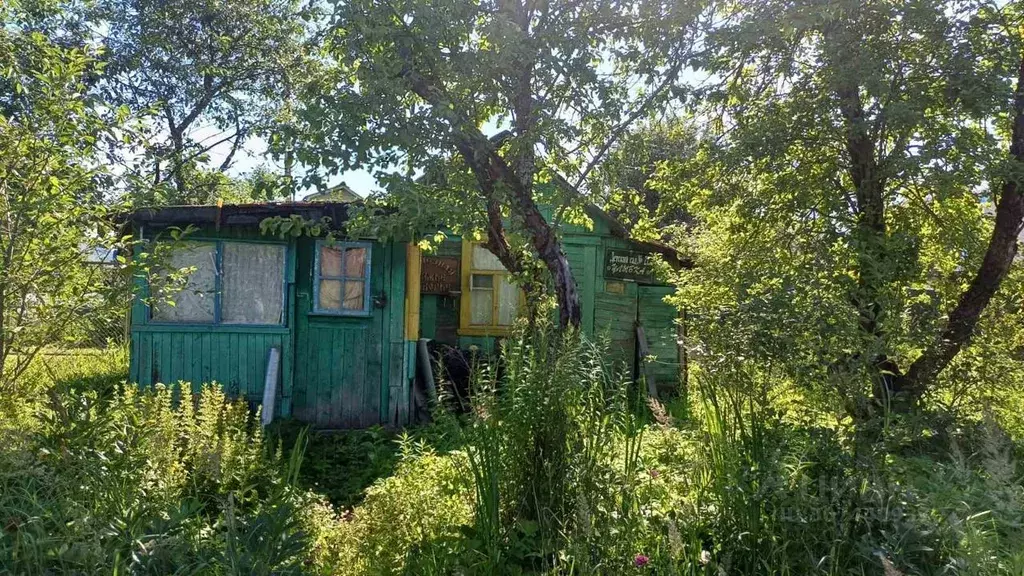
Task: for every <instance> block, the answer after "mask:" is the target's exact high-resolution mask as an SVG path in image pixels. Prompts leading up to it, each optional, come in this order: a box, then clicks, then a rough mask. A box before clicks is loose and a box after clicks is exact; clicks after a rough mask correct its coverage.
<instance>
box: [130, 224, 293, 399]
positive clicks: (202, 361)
mask: <svg viewBox="0 0 1024 576" xmlns="http://www.w3.org/2000/svg"><path fill="white" fill-rule="evenodd" d="M139 236H141V234H138V233H137V237H139ZM147 237H149V238H152V237H153V235H151V234H147ZM189 240H234V241H256V242H268V243H275V244H285V245H286V246H287V247H288V250H287V256H286V260H285V277H284V278H282V281H283V284H284V288H285V306H286V310H285V317H286V322H285V325H283V326H244V325H213V324H170V323H151V322H150V319H149V316H150V311H149V308H148V306H147V305H146V303H145V300H144V298H145V297H148V295H149V294H148V286H146V285H145V281H144V280H143V279H141V278H140V279H136V283H137V285H138V287H139V291H140V294H142V295H143V298H142V299H136V301H135V302H134V304H133V306H132V343H131V358H130V366H129V376H130V378H131V380H132V381H134V382H136V383H138V384H139V385H141V386H152V385H154V384H158V383H162V384H177V383H178V382H187V383H190V384H191V388H192V390H193V391H198V390H199V389H200V387H201V386H202V385H203V384H204V383H210V382H217V383H219V384H221V385H222V386H223V387H224V390H225V391H226V392H227V393H228V394H230V395H233V396H239V397H243V398H245V399H246V400H247V401H249V402H251V403H253V404H257V403H260V402H261V401H262V399H263V386H264V383H265V376H266V366H267V358H268V356H269V353H270V349H271V348H273V347H277V348H279V349H280V350H281V366H280V371H279V373H280V380H279V381H278V386H277V401H276V402H275V406H276V409H277V415H278V416H289V415H290V413H291V403H290V398H289V394H290V392H291V389H292V362H291V353H292V338H291V330H290V328H289V326H290V325H291V323H290V320H288V319H289V318H290V317H291V315H292V306H293V299H292V293H293V292H292V286H291V284H290V282H291V280H292V279H294V274H293V270H292V266H293V262H294V249H295V247H294V244H293V243H290V242H282V241H277V240H274V239H267V238H265V237H261V236H259V234H258V233H257V232H253V231H250V230H237V229H224V230H221V231H205V230H201V231H199V232H197V233H195V234H193V235H191V236H189Z"/></svg>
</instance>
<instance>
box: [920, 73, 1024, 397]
mask: <svg viewBox="0 0 1024 576" xmlns="http://www.w3.org/2000/svg"><path fill="white" fill-rule="evenodd" d="M1022 167H1024V59H1022V60H1021V63H1020V66H1019V68H1018V71H1017V88H1016V91H1015V92H1014V98H1013V128H1012V132H1011V136H1010V170H1009V174H1007V176H1006V177H1005V180H1004V181H1003V185H1002V190H1001V194H1000V197H999V203H998V204H997V205H996V224H995V228H993V230H992V238H991V239H990V240H989V244H988V249H987V250H986V251H985V257H984V259H983V260H982V262H981V267H980V268H979V269H978V273H977V274H976V275H975V276H974V279H973V280H972V281H971V284H970V286H969V287H968V288H967V290H966V291H965V292H964V293H963V294H962V295H961V296H960V300H959V302H957V305H956V306H955V307H954V308H953V309H952V310H951V311H950V312H949V320H948V321H947V322H946V329H945V330H944V331H943V332H942V334H941V336H939V339H938V340H937V341H936V342H934V343H933V344H932V345H931V346H930V347H929V348H928V349H926V350H925V351H924V353H923V354H921V356H920V357H918V358H917V360H915V361H914V363H913V364H911V365H910V369H909V370H907V374H906V376H904V377H903V378H901V380H900V385H901V387H902V388H903V389H905V390H906V391H907V392H908V393H909V394H910V395H911V397H912V398H918V397H920V396H921V394H923V393H924V392H925V390H926V389H927V387H928V386H929V385H931V383H932V382H933V381H934V380H935V378H937V377H938V375H939V374H940V373H941V372H942V370H944V369H945V368H946V366H948V365H949V363H950V362H951V361H952V360H953V358H955V357H956V355H957V354H958V353H959V352H960V350H961V349H962V348H963V347H964V346H965V345H967V344H969V343H970V341H971V338H972V336H973V335H974V331H975V328H976V327H977V324H978V319H979V318H980V317H981V314H982V312H984V311H985V308H986V307H987V306H988V304H989V302H990V301H991V300H992V297H993V296H994V295H995V293H996V291H997V290H998V289H999V285H1000V284H1001V283H1002V281H1003V280H1004V279H1005V278H1006V275H1007V274H1008V273H1009V271H1010V266H1011V265H1012V264H1013V261H1014V258H1015V257H1016V256H1017V241H1018V237H1019V236H1020V233H1021V229H1022V227H1024V190H1022V185H1021V184H1022V183H1021V171H1022Z"/></svg>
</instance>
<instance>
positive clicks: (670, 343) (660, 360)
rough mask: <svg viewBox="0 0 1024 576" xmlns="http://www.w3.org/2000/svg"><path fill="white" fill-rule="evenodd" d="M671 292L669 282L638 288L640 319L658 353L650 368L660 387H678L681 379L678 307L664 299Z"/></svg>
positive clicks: (648, 342)
mask: <svg viewBox="0 0 1024 576" xmlns="http://www.w3.org/2000/svg"><path fill="white" fill-rule="evenodd" d="M672 292H673V289H672V287H670V286H640V287H639V291H638V315H639V320H640V323H641V324H642V325H643V327H644V331H645V335H646V336H647V345H648V347H649V350H650V353H651V355H652V356H654V357H655V359H654V360H653V361H652V362H651V364H650V368H649V371H650V373H651V374H652V375H653V376H654V378H655V379H656V381H657V383H658V388H659V389H675V388H676V387H677V385H678V383H679V345H678V336H677V328H678V324H677V322H676V320H677V318H678V317H679V311H678V310H676V308H675V307H674V306H672V305H671V304H668V303H666V302H665V300H664V298H665V296H667V295H669V294H672Z"/></svg>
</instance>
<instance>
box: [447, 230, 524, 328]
mask: <svg viewBox="0 0 1024 576" xmlns="http://www.w3.org/2000/svg"><path fill="white" fill-rule="evenodd" d="M475 245H480V243H479V242H473V241H471V240H466V239H463V240H462V271H461V274H460V276H461V278H460V281H461V285H462V296H461V298H459V334H460V335H462V336H506V335H508V334H509V333H510V332H511V331H512V326H506V325H502V324H496V323H495V322H497V321H498V318H499V317H500V316H499V314H498V306H499V305H500V304H501V302H500V298H499V296H498V286H499V284H498V282H499V281H501V282H507V279H508V277H509V276H510V274H509V273H508V271H507V270H473V246H475ZM474 274H475V275H477V276H493V277H494V281H493V282H492V285H493V286H494V288H493V290H494V297H493V298H492V300H493V302H492V303H491V307H492V309H491V322H492V324H489V325H486V326H484V325H482V324H471V323H470V321H471V320H472V318H471V316H472V314H473V304H472V301H471V299H472V297H473V287H472V285H471V283H472V279H473V275H474ZM524 304H525V298H524V296H523V291H522V290H520V291H519V306H520V308H521V307H522V306H523V305H524Z"/></svg>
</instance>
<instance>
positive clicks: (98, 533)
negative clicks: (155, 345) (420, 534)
mask: <svg viewBox="0 0 1024 576" xmlns="http://www.w3.org/2000/svg"><path fill="white" fill-rule="evenodd" d="M180 388H181V390H182V391H181V392H180V398H178V399H177V401H176V399H175V396H177V395H178V394H177V393H176V391H177V388H175V389H172V388H166V387H163V386H157V387H156V389H154V390H151V391H139V390H138V389H137V388H136V387H134V386H130V385H126V386H123V387H121V388H119V389H117V390H116V391H115V392H114V393H113V394H112V395H110V396H109V397H101V394H99V393H97V392H96V391H90V390H85V391H77V393H75V394H71V393H66V392H63V393H62V391H61V390H60V389H56V388H55V389H53V390H52V391H51V393H50V395H49V396H50V400H49V402H48V403H47V405H46V406H45V407H39V408H38V409H37V411H36V413H35V419H36V426H35V427H34V429H32V430H31V431H30V432H28V433H27V434H26V436H24V437H23V438H22V441H21V442H19V443H14V444H11V445H10V446H8V447H6V449H5V448H2V447H0V522H2V524H3V530H2V532H0V572H4V571H6V572H10V573H15V574H52V573H63V574H70V573H75V574H82V573H111V572H114V573H149V574H167V573H178V574H199V573H203V574H217V573H232V574H238V573H245V574H270V573H275V574H281V573H288V572H299V571H300V569H301V568H302V564H303V562H304V561H305V560H306V559H307V557H308V555H307V553H306V550H307V549H308V547H309V539H310V536H309V533H308V530H306V529H304V528H305V527H304V525H303V517H302V516H301V515H299V514H298V513H297V512H298V511H299V510H300V509H302V508H304V507H306V505H307V504H309V503H310V501H311V497H310V496H308V495H306V494H302V493H300V492H299V491H297V490H295V489H294V488H292V486H291V484H292V480H293V479H294V472H293V471H294V470H295V469H297V466H298V464H299V459H300V457H301V451H300V452H297V453H295V454H294V455H293V458H292V459H291V460H290V461H288V462H284V461H282V458H281V457H280V455H279V452H278V453H276V454H275V453H271V452H270V451H269V450H268V447H267V446H266V445H265V443H264V439H263V436H262V432H261V429H260V427H259V424H258V415H253V414H251V413H250V411H249V409H248V407H247V406H246V405H245V404H244V403H240V402H229V401H228V400H227V399H226V398H225V396H224V393H223V391H222V390H221V389H220V388H219V387H218V386H216V385H208V386H205V387H203V389H202V391H201V392H200V393H199V394H198V395H197V396H195V397H193V396H192V395H191V394H190V393H189V392H188V389H189V386H188V385H183V386H181V387H180Z"/></svg>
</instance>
